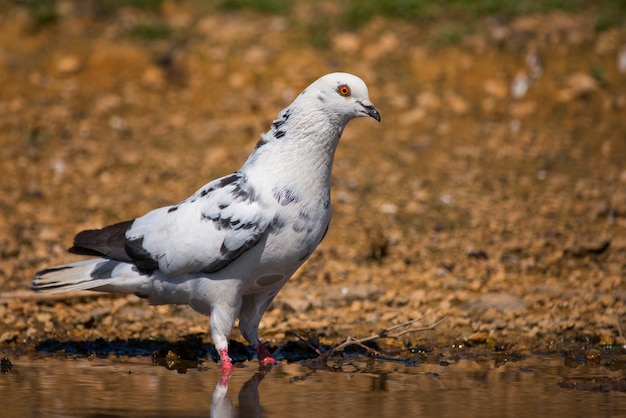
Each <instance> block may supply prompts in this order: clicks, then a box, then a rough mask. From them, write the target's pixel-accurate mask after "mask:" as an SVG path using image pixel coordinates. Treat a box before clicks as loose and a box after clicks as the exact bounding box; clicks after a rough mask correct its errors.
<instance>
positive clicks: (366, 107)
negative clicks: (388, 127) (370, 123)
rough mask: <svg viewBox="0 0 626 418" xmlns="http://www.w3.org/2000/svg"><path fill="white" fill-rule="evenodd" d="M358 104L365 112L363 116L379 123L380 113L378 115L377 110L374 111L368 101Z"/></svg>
mask: <svg viewBox="0 0 626 418" xmlns="http://www.w3.org/2000/svg"><path fill="white" fill-rule="evenodd" d="M359 104H360V105H361V106H363V109H364V110H365V115H367V116H369V117H371V118H374V119H376V120H377V121H378V122H380V113H378V110H376V108H375V107H374V105H373V104H372V103H371V102H370V101H369V100H363V101H360V102H359Z"/></svg>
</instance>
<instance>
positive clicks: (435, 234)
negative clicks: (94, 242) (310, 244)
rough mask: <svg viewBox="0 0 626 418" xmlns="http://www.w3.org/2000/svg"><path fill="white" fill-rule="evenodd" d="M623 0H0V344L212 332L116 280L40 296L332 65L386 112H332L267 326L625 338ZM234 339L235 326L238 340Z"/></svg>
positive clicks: (237, 147)
mask: <svg viewBox="0 0 626 418" xmlns="http://www.w3.org/2000/svg"><path fill="white" fill-rule="evenodd" d="M625 19H626V3H624V2H623V1H620V0H603V1H584V0H567V1H565V0H563V1H561V0H551V1H530V0H529V1H513V0H510V1H509V0H502V1H497V0H490V1H469V0H448V1H435V0H432V1H431V0H422V1H410V0H382V1H365V0H345V1H337V2H332V1H323V0H322V1H308V0H301V1H287V0H261V1H247V0H224V1H217V0H215V1H197V0H196V1H193V0H188V1H186V0H179V1H173V0H172V1H168V0H134V1H133V0H108V1H95V0H93V1H78V0H77V1H71V0H56V1H53V0H47V1H46V0H41V1H34V0H33V1H29V0H21V1H20V0H15V1H6V0H5V1H3V2H2V3H0V26H1V27H2V35H0V167H1V168H2V173H1V175H0V317H2V318H3V321H0V345H4V346H5V347H11V346H19V345H20V344H25V343H26V344H29V342H32V341H36V340H38V339H40V338H44V337H47V338H56V339H70V340H71V339H79V340H89V339H95V338H101V337H104V338H113V337H119V338H155V337H160V338H167V339H176V338H181V336H184V335H187V334H200V333H203V332H205V331H206V330H207V328H208V320H207V319H205V318H202V317H197V316H196V315H195V314H194V313H193V312H191V311H190V310H188V309H185V308H180V307H158V308H148V307H147V306H146V304H145V302H144V301H142V300H139V299H137V298H134V297H120V298H115V297H111V296H108V295H99V294H96V295H95V296H85V295H84V294H80V295H77V296H69V297H67V298H65V299H55V298H40V297H38V296H37V295H34V294H32V293H31V292H30V291H29V290H28V286H29V284H30V280H31V278H32V276H33V273H34V272H35V271H36V270H39V269H42V268H45V267H48V266H51V265H55V264H59V263H64V262H69V261H72V260H75V259H78V257H77V256H72V255H69V254H67V253H66V248H67V247H69V246H70V244H71V240H72V238H73V236H74V235H75V234H76V233H77V232H79V231H80V230H82V229H87V228H99V227H102V226H104V225H107V224H110V223H114V222H118V221H123V220H127V219H132V218H134V217H137V216H140V215H142V214H144V213H145V212H147V211H149V210H150V209H152V208H155V207H158V206H163V205H168V204H173V203H176V202H178V201H180V200H182V199H184V198H186V197H187V196H188V195H190V194H191V193H193V192H194V191H195V190H197V189H198V188H199V187H200V186H202V185H203V184H204V183H206V182H207V181H209V180H212V179H214V178H216V177H219V176H223V175H225V174H228V173H230V172H232V171H234V170H236V169H237V168H238V167H239V166H240V165H241V164H242V163H243V162H244V161H245V159H246V157H247V155H248V154H249V153H250V152H251V150H252V149H253V147H254V144H255V143H256V141H257V140H258V138H259V135H260V134H261V133H262V132H264V131H266V130H268V129H269V127H270V124H271V122H272V120H273V119H274V118H275V117H276V115H277V114H278V112H279V110H280V109H282V108H283V107H285V106H286V105H287V104H289V103H290V102H291V100H293V98H294V97H295V96H296V95H297V94H298V93H299V92H300V91H301V90H302V89H303V88H304V87H306V86H307V85H308V84H309V83H311V82H312V81H314V80H315V79H317V78H318V77H320V76H321V75H323V74H325V73H328V72H332V71H347V72H351V73H354V74H357V75H359V76H360V77H361V78H363V79H364V80H365V81H366V82H367V84H368V85H369V88H370V98H371V99H372V101H373V103H374V104H375V105H376V107H377V108H378V109H379V111H380V112H381V115H382V123H381V124H380V125H378V124H372V123H371V121H365V120H357V121H354V122H352V123H351V124H350V126H349V127H348V128H347V129H346V132H345V134H344V137H343V138H342V143H341V144H340V146H339V149H338V152H337V155H336V161H335V167H334V171H333V210H334V217H333V221H332V223H331V226H330V230H329V233H328V235H327V236H326V238H325V241H324V242H323V243H322V245H321V246H320V248H319V249H318V251H317V252H316V253H315V254H314V255H313V257H312V258H311V259H310V260H309V261H308V262H307V264H306V265H305V266H304V267H303V268H302V269H301V270H300V271H299V272H298V273H297V274H296V276H295V277H294V278H293V279H292V281H291V282H290V283H289V284H288V285H287V286H286V288H285V289H284V290H283V291H282V292H281V293H280V294H279V296H278V297H277V299H276V300H275V302H274V304H273V305H272V307H271V308H270V310H269V311H268V313H267V315H266V316H265V318H264V319H263V322H262V324H261V326H262V330H261V333H262V334H264V335H265V338H266V339H267V340H269V341H271V342H273V343H274V344H280V343H281V341H284V339H285V338H287V336H288V332H289V331H290V330H294V329H300V330H304V332H310V333H311V334H315V335H317V336H319V337H320V338H322V339H326V340H328V341H336V342H339V341H340V340H341V339H342V338H344V337H345V335H346V334H360V335H367V333H369V332H371V331H372V330H375V329H380V328H381V327H382V328H384V327H385V326H388V325H390V324H393V323H398V322H402V321H407V320H409V319H412V318H416V317H419V316H422V315H424V316H425V321H426V322H429V321H430V322H434V321H435V320H437V319H438V318H441V317H442V316H444V315H448V316H449V318H450V319H449V320H448V321H447V322H446V323H444V324H442V325H441V326H440V327H438V328H437V330H436V332H435V333H430V334H419V335H410V336H407V337H406V339H405V340H402V341H398V342H397V343H398V344H400V345H403V344H404V345H411V344H416V342H417V341H420V340H421V339H429V341H434V342H437V341H439V342H444V343H445V342H447V341H453V340H455V339H466V340H467V339H470V340H472V341H476V342H478V343H480V342H486V343H488V344H491V345H490V347H494V345H493V344H494V341H495V342H507V343H515V344H525V345H526V346H538V345H539V346H542V347H550V346H551V345H550V344H554V341H561V342H563V341H569V340H570V339H571V340H575V339H580V338H588V339H592V340H593V341H597V342H600V343H603V344H608V345H611V344H623V343H624V341H623V338H622V337H621V325H620V324H621V315H622V314H624V313H625V312H624V311H625V307H624V305H625V303H626V288H625V284H626V262H625V260H626V20H625ZM234 337H236V338H238V337H237V336H236V335H234Z"/></svg>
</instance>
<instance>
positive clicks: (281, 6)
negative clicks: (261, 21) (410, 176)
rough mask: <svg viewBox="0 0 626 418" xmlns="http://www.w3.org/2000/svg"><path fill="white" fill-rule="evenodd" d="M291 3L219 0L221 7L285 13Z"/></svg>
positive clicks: (268, 0) (285, 0) (281, 0)
mask: <svg viewBox="0 0 626 418" xmlns="http://www.w3.org/2000/svg"><path fill="white" fill-rule="evenodd" d="M292 4H293V2H292V1H290V0H220V1H219V4H218V6H219V7H220V8H222V9H229V10H237V9H250V10H256V11H259V12H264V13H277V14H287V13H288V12H289V10H290V8H291V5H292Z"/></svg>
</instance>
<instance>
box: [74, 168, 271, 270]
mask: <svg viewBox="0 0 626 418" xmlns="http://www.w3.org/2000/svg"><path fill="white" fill-rule="evenodd" d="M269 212H270V211H268V210H267V209H265V208H263V206H262V204H261V203H260V202H259V201H258V200H256V199H255V193H254V190H253V188H252V187H251V186H250V185H249V184H248V183H247V181H246V176H245V175H244V174H242V173H239V172H237V173H233V174H231V175H229V176H226V177H223V178H221V179H218V180H215V181H213V182H211V183H209V184H207V185H205V186H204V187H202V188H201V189H200V190H198V191H197V192H196V193H195V194H194V195H192V196H191V197H189V198H188V199H186V200H184V201H183V202H181V203H179V204H178V205H174V206H169V207H163V208H159V209H155V210H153V211H151V212H149V213H147V214H146V215H144V216H142V217H140V218H137V219H135V220H134V221H126V222H122V223H119V224H115V225H111V226H108V227H106V228H103V229H98V230H89V231H83V232H81V233H79V234H78V235H77V236H76V238H75V239H74V246H73V247H72V248H71V249H70V251H71V252H74V253H77V254H86V255H104V256H107V257H110V258H113V259H116V260H120V261H125V262H130V263H133V264H135V265H137V266H138V267H139V268H140V269H142V270H143V271H147V272H149V271H152V270H155V269H158V270H160V271H161V272H163V273H165V274H167V275H169V276H172V277H175V276H179V275H182V274H188V273H213V272H216V271H219V270H221V269H223V268H224V267H226V266H228V265H229V264H230V263H231V262H233V261H234V260H235V259H237V258H238V257H239V256H240V255H241V254H243V253H244V252H245V251H247V250H249V249H250V248H252V247H253V246H254V245H256V244H257V243H258V242H259V240H260V239H261V238H262V237H263V236H264V234H266V233H267V231H268V227H269V225H270V224H271V221H272V219H273V214H272V213H269Z"/></svg>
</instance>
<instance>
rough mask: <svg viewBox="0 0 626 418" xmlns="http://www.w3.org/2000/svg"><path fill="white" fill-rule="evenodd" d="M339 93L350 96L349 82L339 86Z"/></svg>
mask: <svg viewBox="0 0 626 418" xmlns="http://www.w3.org/2000/svg"><path fill="white" fill-rule="evenodd" d="M337 93H339V95H340V96H343V97H348V96H350V93H351V92H350V87H348V85H347V84H342V85H341V86H339V87H337Z"/></svg>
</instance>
